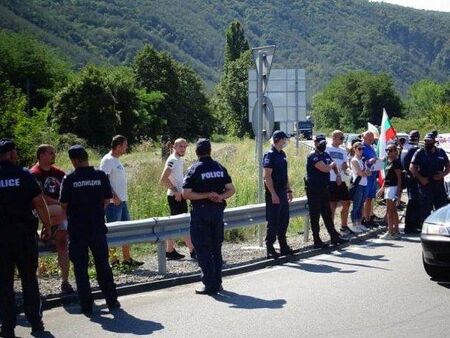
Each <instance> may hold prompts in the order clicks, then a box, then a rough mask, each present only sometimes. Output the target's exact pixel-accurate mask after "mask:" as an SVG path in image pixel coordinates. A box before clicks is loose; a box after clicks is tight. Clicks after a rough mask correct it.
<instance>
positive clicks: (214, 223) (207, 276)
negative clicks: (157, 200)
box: [182, 139, 235, 295]
mask: <svg viewBox="0 0 450 338" xmlns="http://www.w3.org/2000/svg"><path fill="white" fill-rule="evenodd" d="M195 152H196V154H197V157H198V161H197V162H195V163H194V164H193V165H192V166H191V167H190V168H189V169H188V172H187V174H186V176H185V178H184V182H183V190H182V194H183V197H184V198H185V199H188V200H191V204H192V210H191V229H190V230H191V239H192V244H194V248H195V251H196V253H197V260H198V264H199V265H200V268H201V270H202V282H203V284H204V285H203V286H201V287H199V288H197V289H196V290H195V292H196V293H197V294H208V295H212V294H216V293H217V292H219V291H221V290H222V242H223V232H224V227H223V211H224V209H225V206H226V202H225V200H226V199H227V198H229V197H231V196H233V194H234V192H235V189H234V186H233V183H232V182H231V177H230V176H229V175H228V172H227V170H226V169H225V168H224V167H223V166H222V165H221V164H220V163H218V162H216V161H214V160H213V159H212V158H211V143H210V142H209V140H207V139H199V140H198V141H197V145H196V150H195Z"/></svg>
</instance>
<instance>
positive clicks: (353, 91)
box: [312, 71, 402, 131]
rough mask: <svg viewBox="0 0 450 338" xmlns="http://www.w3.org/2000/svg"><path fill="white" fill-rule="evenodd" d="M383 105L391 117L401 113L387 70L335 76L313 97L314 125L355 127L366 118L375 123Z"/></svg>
mask: <svg viewBox="0 0 450 338" xmlns="http://www.w3.org/2000/svg"><path fill="white" fill-rule="evenodd" d="M383 108H386V110H387V112H388V113H389V114H390V116H391V117H393V116H401V113H402V103H401V100H400V97H399V95H398V94H397V93H396V91H395V89H394V83H393V80H392V78H391V77H390V76H389V75H387V74H380V75H374V74H371V73H369V72H364V71H354V72H350V73H347V74H344V75H341V76H337V77H335V78H334V79H333V80H332V81H331V82H330V83H329V84H328V85H327V86H326V87H325V89H324V90H323V91H322V92H321V93H319V94H318V95H316V96H315V97H314V99H313V112H312V115H313V118H314V120H315V122H316V126H317V127H318V128H332V129H336V128H339V129H343V130H353V131H354V130H357V129H361V128H366V126H367V122H371V123H373V124H376V125H379V124H380V123H381V117H382V112H383Z"/></svg>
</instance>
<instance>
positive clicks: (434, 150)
mask: <svg viewBox="0 0 450 338" xmlns="http://www.w3.org/2000/svg"><path fill="white" fill-rule="evenodd" d="M424 143H425V146H424V148H422V149H419V150H417V152H416V153H415V154H414V156H413V159H412V161H411V164H410V166H409V170H411V173H412V174H413V176H414V177H415V178H416V179H417V180H418V181H419V202H420V225H422V224H423V221H424V220H425V218H427V216H428V215H429V214H430V213H431V211H432V210H433V207H434V208H435V209H439V208H440V207H442V206H444V205H446V204H447V203H448V200H447V195H446V193H445V186H444V177H445V176H446V175H447V174H448V173H450V163H449V160H448V157H447V154H446V153H445V151H444V150H443V149H441V148H438V147H436V140H435V138H434V135H433V134H432V133H428V134H427V135H426V136H425V138H424Z"/></svg>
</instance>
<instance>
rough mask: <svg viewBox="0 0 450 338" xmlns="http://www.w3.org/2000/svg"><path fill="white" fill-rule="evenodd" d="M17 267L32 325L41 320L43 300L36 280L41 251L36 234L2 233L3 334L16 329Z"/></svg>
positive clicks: (0, 298) (0, 301) (0, 308)
mask: <svg viewBox="0 0 450 338" xmlns="http://www.w3.org/2000/svg"><path fill="white" fill-rule="evenodd" d="M16 266H17V269H18V271H19V275H20V279H21V282H22V291H23V300H24V303H23V308H24V312H25V315H26V317H27V320H28V321H29V322H30V323H31V325H37V324H38V323H39V322H40V321H41V319H42V311H41V298H40V295H39V285H38V281H37V277H36V271H37V267H38V248H37V239H36V234H28V235H20V236H18V235H16V234H3V233H1V234H0V316H1V319H2V329H3V331H4V332H8V331H12V330H14V328H15V326H16V303H15V296H14V269H15V267H16Z"/></svg>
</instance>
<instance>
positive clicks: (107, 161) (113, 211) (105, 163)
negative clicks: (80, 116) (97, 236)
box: [99, 135, 144, 267]
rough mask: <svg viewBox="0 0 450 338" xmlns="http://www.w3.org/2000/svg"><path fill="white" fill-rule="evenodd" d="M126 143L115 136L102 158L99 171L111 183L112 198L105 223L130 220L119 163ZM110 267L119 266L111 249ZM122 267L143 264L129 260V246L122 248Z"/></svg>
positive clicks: (124, 184)
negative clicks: (109, 149) (107, 151)
mask: <svg viewBox="0 0 450 338" xmlns="http://www.w3.org/2000/svg"><path fill="white" fill-rule="evenodd" d="M127 149H128V141H127V139H126V137H125V136H122V135H116V136H114V137H113V139H112V142H111V151H110V152H109V153H108V154H106V155H105V156H103V158H102V161H101V162H100V167H99V169H100V170H102V171H104V172H105V174H106V175H107V176H108V178H109V181H110V183H111V188H112V193H113V198H112V199H111V203H109V205H108V206H107V207H106V210H105V214H106V222H108V223H110V222H121V221H122V222H124V221H129V220H130V213H129V211H128V205H127V201H128V188H127V176H126V174H125V168H124V167H123V165H122V163H120V161H119V157H120V156H122V155H123V154H125V153H126V152H127ZM110 254H111V256H112V257H113V259H112V261H111V265H112V266H118V265H119V259H118V258H117V257H116V254H115V249H111V251H110ZM122 255H123V262H122V264H123V265H126V266H130V267H137V266H141V265H142V264H144V263H143V262H139V261H136V260H134V259H133V258H131V254H130V245H124V246H122Z"/></svg>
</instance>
